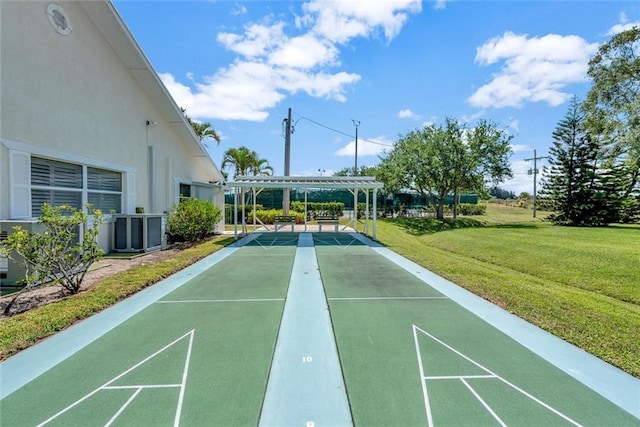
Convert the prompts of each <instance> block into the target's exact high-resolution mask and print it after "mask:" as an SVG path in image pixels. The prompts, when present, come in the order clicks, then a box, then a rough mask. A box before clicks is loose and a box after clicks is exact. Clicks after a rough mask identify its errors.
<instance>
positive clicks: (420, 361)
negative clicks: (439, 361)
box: [413, 325, 581, 427]
mask: <svg viewBox="0 0 640 427" xmlns="http://www.w3.org/2000/svg"><path fill="white" fill-rule="evenodd" d="M416 330H418V331H420V332H422V333H423V334H425V335H426V336H428V337H429V338H431V339H432V340H434V341H435V342H437V343H438V344H440V345H442V346H443V347H445V348H447V349H448V350H450V351H452V352H453V353H455V354H457V355H458V356H460V357H462V358H463V359H465V360H467V361H468V362H470V363H472V364H474V365H476V366H477V367H478V368H480V369H482V370H483V371H485V372H487V373H488V374H489V375H492V376H494V377H495V378H496V379H499V380H500V381H502V382H503V383H505V384H506V385H508V386H509V387H511V388H513V389H514V390H516V391H518V392H520V393H521V394H523V395H525V396H526V397H528V398H529V399H531V400H533V401H534V402H536V403H537V404H538V405H540V406H542V407H544V408H546V409H547V410H549V411H551V412H553V413H554V414H556V415H557V416H559V417H560V418H562V419H564V420H565V421H567V422H569V423H571V424H573V425H574V426H577V427H581V424H579V423H578V422H576V421H574V420H572V419H571V418H569V417H568V416H566V415H564V414H563V413H562V412H560V411H558V410H557V409H555V408H553V407H551V406H550V405H548V404H546V403H544V402H543V401H542V400H540V399H538V398H537V397H535V396H533V395H531V394H530V393H528V392H526V391H524V390H523V389H521V388H520V387H518V386H517V385H515V384H512V383H510V382H509V381H507V380H506V379H504V378H502V377H501V376H500V375H498V374H496V373H495V372H492V371H491V370H489V369H488V368H486V367H484V366H482V365H481V364H480V363H478V362H476V361H475V360H473V359H471V358H470V357H468V356H467V355H465V354H463V353H461V352H459V351H458V350H456V349H455V348H453V347H451V346H450V345H448V344H447V343H445V342H444V341H441V340H439V339H438V338H436V337H435V336H433V335H431V334H430V333H428V332H425V331H423V330H422V329H420V328H419V327H417V326H416V325H413V337H414V340H415V343H416V352H417V355H418V361H419V363H420V375H421V377H422V378H424V368H423V367H422V356H421V354H420V346H419V345H418V336H417V334H416ZM422 383H423V385H424V386H423V388H422V389H423V393H426V390H427V387H426V381H424V380H423V381H422ZM425 402H428V400H427V397H426V394H425Z"/></svg>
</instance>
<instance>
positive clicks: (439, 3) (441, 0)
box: [433, 0, 453, 10]
mask: <svg viewBox="0 0 640 427" xmlns="http://www.w3.org/2000/svg"><path fill="white" fill-rule="evenodd" d="M450 1H453V0H435V4H434V5H433V8H434V9H436V10H442V9H444V8H445V7H447V2H450Z"/></svg>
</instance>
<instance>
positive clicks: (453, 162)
mask: <svg viewBox="0 0 640 427" xmlns="http://www.w3.org/2000/svg"><path fill="white" fill-rule="evenodd" d="M511 138H512V137H511V136H509V135H507V134H506V133H505V132H504V131H502V130H499V129H498V128H497V126H496V125H495V124H493V123H491V122H488V121H481V122H480V123H479V124H478V126H476V127H475V128H473V129H467V128H466V125H463V124H460V123H459V122H458V121H457V120H453V119H450V118H447V119H446V122H445V125H444V126H435V125H431V126H427V127H423V128H421V129H416V130H413V131H411V132H409V133H408V134H406V135H404V136H402V137H401V138H400V139H399V140H398V142H397V143H396V144H395V146H394V148H393V149H392V150H391V151H390V152H389V153H387V154H386V155H384V156H383V157H382V158H381V159H382V162H381V164H380V165H379V167H378V173H377V177H378V179H380V180H382V182H384V184H385V189H386V190H387V191H397V190H399V189H402V188H410V189H413V190H415V191H417V192H418V193H420V194H421V195H423V196H424V197H425V198H427V199H430V198H431V197H434V198H435V200H436V202H437V205H438V206H437V209H436V216H437V218H438V219H443V218H444V205H445V199H446V197H447V195H448V194H451V193H453V194H454V195H455V196H457V195H458V194H459V193H460V192H461V191H480V190H482V189H483V188H484V186H485V184H486V183H488V182H493V183H494V184H495V183H498V182H500V181H502V180H504V179H505V178H506V177H509V176H511V173H512V172H511V168H510V165H509V155H510V153H511V148H510V145H509V143H510V141H511Z"/></svg>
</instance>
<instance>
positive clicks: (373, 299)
mask: <svg viewBox="0 0 640 427" xmlns="http://www.w3.org/2000/svg"><path fill="white" fill-rule="evenodd" d="M327 299H328V300H329V301H378V300H380V301H384V300H429V299H449V298H448V297H343V298H340V297H338V298H327Z"/></svg>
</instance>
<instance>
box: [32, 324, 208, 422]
mask: <svg viewBox="0 0 640 427" xmlns="http://www.w3.org/2000/svg"><path fill="white" fill-rule="evenodd" d="M194 332H195V329H192V330H191V331H189V332H187V333H186V334H184V335H182V336H181V337H179V338H177V339H175V340H174V341H172V342H170V343H169V344H167V345H165V346H164V347H162V348H161V349H160V350H158V351H156V352H155V353H153V354H152V355H151V356H148V357H146V358H145V359H143V360H142V361H140V362H138V363H136V364H135V365H133V366H132V367H131V368H129V369H127V370H126V371H124V372H122V373H121V374H120V375H118V376H116V377H114V378H112V379H110V380H109V381H107V382H106V383H104V384H103V385H101V386H100V387H98V388H96V389H95V390H93V391H92V392H91V393H89V394H87V395H86V396H84V397H81V398H80V399H78V400H76V401H75V402H73V403H72V404H71V405H69V406H67V407H66V408H64V409H62V410H61V411H59V412H58V413H56V414H54V415H52V416H51V417H49V418H47V419H46V420H44V421H43V422H41V423H40V424H38V426H37V427H41V426H44V425H45V424H48V423H50V422H51V421H53V420H54V419H56V418H58V417H59V416H60V415H62V414H64V413H65V412H67V411H69V410H70V409H72V408H74V407H76V406H78V405H79V404H80V403H82V402H84V401H85V400H87V399H88V398H90V397H91V396H93V395H94V394H96V393H98V392H99V391H101V390H105V389H107V388H108V387H109V386H110V385H111V384H112V383H114V382H116V381H117V380H119V379H120V378H122V377H124V376H125V375H127V374H128V373H129V372H131V371H133V370H135V369H136V368H138V367H140V366H142V365H143V364H144V363H145V362H148V361H149V360H151V359H153V358H154V357H155V356H157V355H158V354H160V353H162V352H163V351H165V350H166V349H168V348H169V347H171V346H172V345H174V344H176V343H177V342H179V341H181V340H182V339H184V338H185V337H186V336H188V335H190V338H189V349H188V351H187V357H188V358H190V357H191V347H192V344H193V334H194ZM188 367H189V359H187V360H186V361H185V369H184V371H183V379H182V384H181V385H180V387H181V388H182V389H181V391H180V396H181V397H182V396H183V395H184V385H185V382H186V371H187V369H188ZM145 387H147V386H145ZM136 394H137V393H136ZM178 405H179V408H178V411H177V412H178V413H177V414H176V417H179V415H180V411H181V410H182V400H181V399H179V400H178ZM110 422H112V421H110ZM174 425H176V426H177V423H175V424H174Z"/></svg>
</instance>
